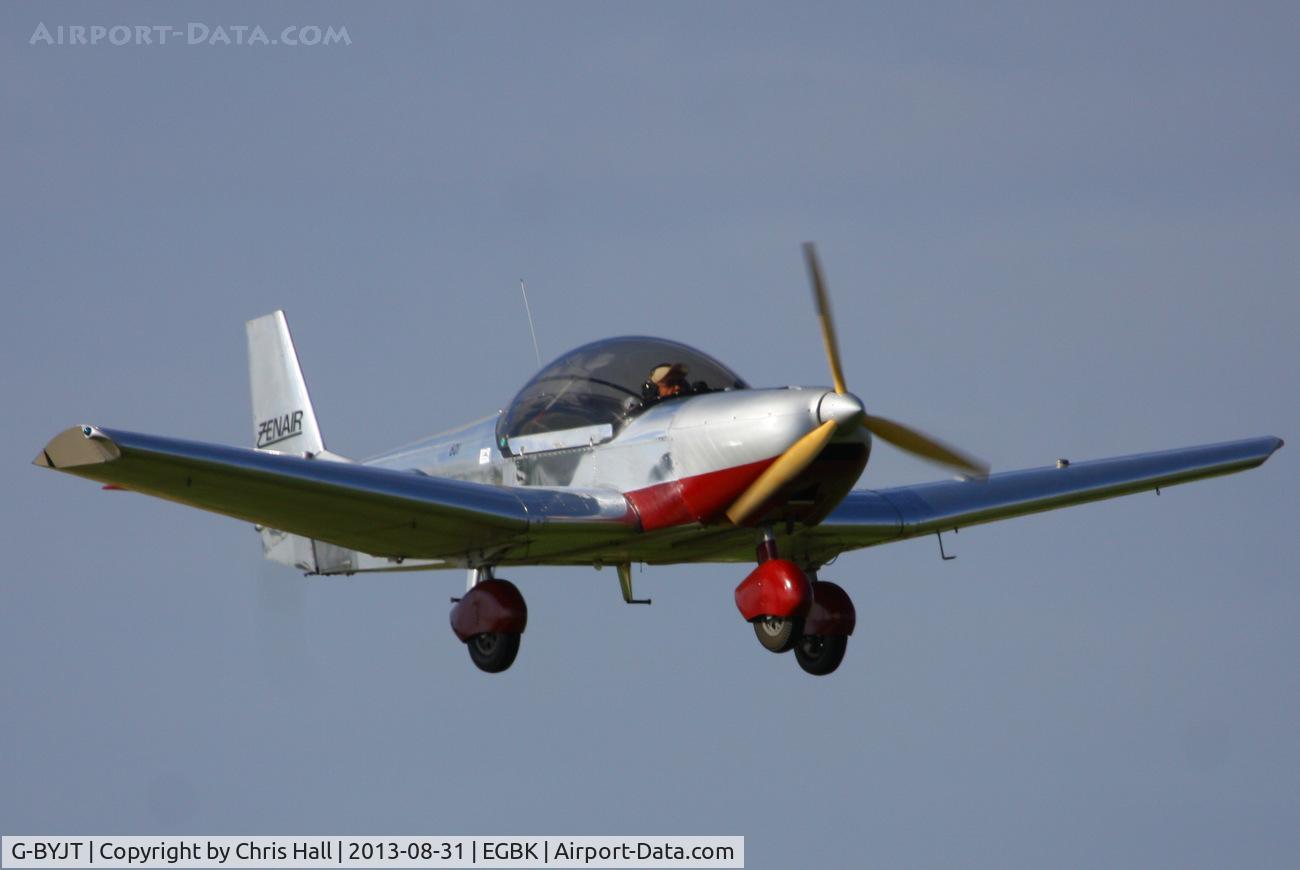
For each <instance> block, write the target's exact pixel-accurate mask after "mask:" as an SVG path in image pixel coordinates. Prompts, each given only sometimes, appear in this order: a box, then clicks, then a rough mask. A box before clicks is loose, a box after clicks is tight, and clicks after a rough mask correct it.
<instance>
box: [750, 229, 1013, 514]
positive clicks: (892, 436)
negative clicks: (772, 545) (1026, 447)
mask: <svg viewBox="0 0 1300 870" xmlns="http://www.w3.org/2000/svg"><path fill="white" fill-rule="evenodd" d="M803 256H804V262H805V263H806V264H807V266H808V280H809V281H810V282H811V284H812V291H813V302H814V304H815V305H816V306H817V320H818V321H819V322H820V323H821V329H822V343H823V344H824V345H825V346H826V358H827V360H828V361H829V362H830V366H831V379H832V380H833V381H834V383H835V393H836V395H837V396H842V397H843V399H842V400H841V401H838V402H834V403H831V405H832V407H831V408H830V409H829V412H828V413H829V416H830V418H831V419H829V420H826V422H824V423H822V424H821V425H820V426H818V427H817V428H816V429H814V430H813V431H811V432H809V433H808V434H807V435H805V436H803V437H802V438H800V439H799V440H798V441H796V442H795V443H794V444H792V445H791V446H790V447H789V448H788V449H787V450H786V451H785V453H782V454H781V455H780V456H779V457H777V459H776V461H775V462H773V463H772V464H771V465H769V466H768V467H767V469H766V470H765V471H764V472H763V473H762V474H761V475H759V477H758V479H757V480H755V481H754V482H753V483H752V484H750V486H749V488H748V489H746V490H745V491H744V492H743V493H742V494H741V496H740V498H738V499H736V501H735V503H734V504H732V506H731V507H730V508H728V509H727V519H729V520H731V522H733V523H735V524H737V525H739V524H740V523H743V522H744V521H745V520H746V519H748V518H749V517H750V515H751V514H753V512H754V511H755V510H757V509H758V508H759V507H760V506H761V505H762V504H763V503H764V502H766V501H767V500H768V499H770V498H771V497H772V496H773V495H774V494H775V493H776V492H777V490H779V489H780V488H781V487H783V486H785V485H786V484H787V483H789V482H790V481H791V480H794V479H795V478H796V477H798V476H799V475H800V474H802V473H803V471H804V469H806V468H807V467H808V466H809V465H811V464H812V461H813V460H814V459H816V458H817V455H818V454H819V453H821V451H822V449H823V448H824V447H825V446H826V445H827V443H829V442H830V440H831V438H832V436H834V435H835V431H836V429H838V428H839V426H841V425H843V424H847V423H851V422H853V421H855V420H856V421H857V423H858V425H861V426H862V427H863V428H865V429H866V430H867V431H868V432H870V433H871V434H872V435H875V436H876V437H877V438H879V439H880V440H882V441H888V442H889V443H890V444H893V445H894V446H895V447H897V448H899V449H900V450H904V451H906V452H908V453H911V454H913V455H915V456H920V457H921V458H922V459H928V460H930V461H931V462H937V463H939V464H940V465H947V466H949V467H951V468H955V469H957V470H958V471H961V472H962V473H963V474H967V475H970V476H972V477H987V476H988V473H989V467H988V465H987V464H986V463H985V462H983V461H982V460H980V459H977V458H975V457H974V456H971V455H970V454H967V453H963V452H962V451H960V450H958V449H957V448H955V447H952V446H949V445H947V444H944V443H943V442H942V441H940V440H938V439H937V438H932V437H930V436H929V435H926V434H925V433H924V432H922V431H920V430H919V429H913V428H912V427H910V426H905V425H904V424H902V423H899V422H897V421H895V420H890V419H889V418H888V417H879V416H876V415H874V414H868V413H867V412H866V411H865V410H863V408H862V405H861V403H860V402H859V401H858V400H857V398H856V397H854V396H853V395H852V394H850V393H849V391H848V386H847V385H846V383H845V380H844V367H843V365H841V363H840V346H839V341H838V340H837V339H836V335H835V321H834V319H833V318H832V317H831V301H830V295H829V294H828V293H827V292H826V281H825V279H824V278H823V277H822V267H821V263H820V262H819V261H818V259H817V248H816V246H814V245H813V243H812V242H804V245H803ZM827 398H828V399H829V398H830V396H829V395H828V396H827ZM823 404H826V403H825V402H824V403H823Z"/></svg>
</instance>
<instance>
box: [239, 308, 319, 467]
mask: <svg viewBox="0 0 1300 870" xmlns="http://www.w3.org/2000/svg"><path fill="white" fill-rule="evenodd" d="M248 375H249V383H250V385H251V387H252V391H253V435H254V437H255V438H256V445H257V449H258V450H274V451H276V452H280V453H296V454H299V455H301V454H310V455H315V454H318V453H322V452H324V450H325V442H324V441H323V440H321V435H320V427H319V426H317V425H316V412H315V411H314V410H313V409H312V406H311V397H310V396H308V395H307V383H306V382H305V381H304V380H303V378H302V368H301V367H300V366H299V365H298V354H297V352H296V351H294V349H293V338H292V336H290V335H289V324H288V323H286V322H285V319H284V312H283V311H273V312H271V313H270V314H266V315H263V316H261V317H258V318H256V319H254V320H250V321H248Z"/></svg>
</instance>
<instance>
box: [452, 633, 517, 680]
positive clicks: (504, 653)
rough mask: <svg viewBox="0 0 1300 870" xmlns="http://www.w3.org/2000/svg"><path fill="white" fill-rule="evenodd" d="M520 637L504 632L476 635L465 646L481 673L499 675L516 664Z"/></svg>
mask: <svg viewBox="0 0 1300 870" xmlns="http://www.w3.org/2000/svg"><path fill="white" fill-rule="evenodd" d="M519 637H520V636H519V635H517V634H506V633H504V632H485V633H483V634H476V635H474V636H473V637H471V638H470V639H469V643H467V644H465V646H466V647H468V648H469V657H470V659H471V660H472V661H473V662H474V664H475V665H476V666H477V667H478V669H479V670H480V671H487V672H488V673H489V674H499V673H501V672H502V671H504V670H505V669H506V668H508V667H510V666H511V665H512V664H514V662H515V656H517V655H519Z"/></svg>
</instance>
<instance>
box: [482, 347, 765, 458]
mask: <svg viewBox="0 0 1300 870" xmlns="http://www.w3.org/2000/svg"><path fill="white" fill-rule="evenodd" d="M748 386H749V385H748V384H746V383H745V382H744V381H743V380H741V379H740V377H739V376H738V375H737V374H736V373H735V372H733V371H731V370H730V369H728V368H727V367H726V366H724V365H723V364H722V363H720V362H718V361H717V360H715V359H713V358H712V357H711V356H708V355H707V354H704V353H701V352H700V351H698V350H695V349H694V348H692V347H688V346H687V345H684V344H681V343H679V342H676V341H668V340H666V339H662V338H645V337H641V336H627V337H623V338H607V339H604V340H602V341H596V342H592V343H591V344H587V345H583V346H582V347H580V348H578V349H577V350H573V351H570V352H569V353H566V354H564V355H563V356H561V357H560V358H559V359H557V360H555V361H554V362H552V363H551V364H550V365H548V366H546V368H544V369H542V370H541V371H540V372H538V373H537V375H536V376H534V377H533V379H532V380H531V381H529V382H528V383H527V384H525V385H524V388H523V389H522V390H520V391H519V394H518V395H517V396H515V398H514V400H513V401H512V402H511V403H510V407H509V408H508V409H507V410H506V412H505V413H504V414H502V415H501V420H500V422H499V423H498V424H497V443H498V444H499V445H501V446H502V447H506V446H507V441H508V439H510V438H516V437H520V436H525V435H536V434H539V433H544V432H554V431H557V430H563V429H580V428H583V427H589V426H601V425H603V424H608V425H610V426H611V427H612V429H611V431H612V432H617V431H618V430H619V429H620V428H621V427H622V426H623V425H625V424H626V423H627V421H628V420H630V419H632V418H633V417H635V416H636V415H637V414H639V413H641V412H642V411H643V410H645V409H646V408H648V407H650V406H651V405H654V404H657V403H659V402H662V401H669V400H671V399H674V398H677V397H679V396H686V395H696V394H699V393H706V392H713V391H716V390H743V389H746V388H747V387H748Z"/></svg>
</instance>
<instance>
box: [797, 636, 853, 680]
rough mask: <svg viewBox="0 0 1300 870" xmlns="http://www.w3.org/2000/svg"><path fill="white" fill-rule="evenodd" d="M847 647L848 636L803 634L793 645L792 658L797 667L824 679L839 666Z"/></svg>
mask: <svg viewBox="0 0 1300 870" xmlns="http://www.w3.org/2000/svg"><path fill="white" fill-rule="evenodd" d="M848 647H849V638H848V635H843V634H805V635H804V636H803V637H801V638H800V639H799V643H798V644H796V645H795V648H794V657H795V658H796V659H797V660H798V662H799V667H801V668H803V669H804V670H805V671H807V672H808V673H810V674H812V675H813V676H815V677H824V676H826V675H827V674H832V673H834V672H835V669H836V668H838V667H839V666H840V662H842V661H844V651H845V650H846V649H848Z"/></svg>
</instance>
